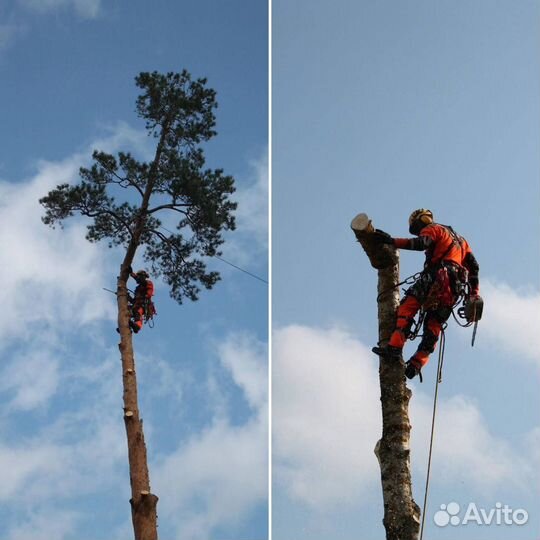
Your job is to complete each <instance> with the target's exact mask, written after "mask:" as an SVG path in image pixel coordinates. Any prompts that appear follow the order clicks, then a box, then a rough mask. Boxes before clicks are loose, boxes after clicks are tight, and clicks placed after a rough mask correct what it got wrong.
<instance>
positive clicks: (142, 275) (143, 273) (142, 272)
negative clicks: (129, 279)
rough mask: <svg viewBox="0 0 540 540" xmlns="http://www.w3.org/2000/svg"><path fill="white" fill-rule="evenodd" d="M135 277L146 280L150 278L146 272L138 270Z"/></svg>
mask: <svg viewBox="0 0 540 540" xmlns="http://www.w3.org/2000/svg"><path fill="white" fill-rule="evenodd" d="M135 275H136V276H139V277H142V278H145V279H148V278H149V277H150V275H149V274H148V272H147V271H146V270H139V271H138V272H137V273H136V274H135Z"/></svg>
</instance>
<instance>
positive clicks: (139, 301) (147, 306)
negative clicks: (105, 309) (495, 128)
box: [129, 267, 155, 334]
mask: <svg viewBox="0 0 540 540" xmlns="http://www.w3.org/2000/svg"><path fill="white" fill-rule="evenodd" d="M129 275H130V276H131V277H132V278H133V279H134V280H135V281H136V282H137V287H136V288H135V292H134V293H133V297H131V296H130V297H129V301H130V307H131V318H130V320H129V327H130V328H131V329H132V330H133V332H134V333H135V334H136V333H137V332H139V330H141V328H142V326H143V322H144V319H145V318H146V319H148V318H151V317H152V316H153V315H154V313H155V309H154V303H153V302H152V296H154V284H153V283H152V282H151V281H150V279H149V278H150V276H149V274H148V272H146V271H145V270H139V271H138V272H133V269H132V268H131V267H130V268H129Z"/></svg>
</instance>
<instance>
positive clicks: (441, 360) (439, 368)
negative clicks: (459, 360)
mask: <svg viewBox="0 0 540 540" xmlns="http://www.w3.org/2000/svg"><path fill="white" fill-rule="evenodd" d="M445 326H446V325H445ZM444 328H445V327H443V329H442V331H441V341H440V344H439V362H438V364H437V379H436V382H435V396H434V398H433V415H432V418H431V436H430V440H429V455H428V465H427V474H426V489H425V492H424V505H423V508H422V524H421V526H420V540H422V537H423V535H424V521H425V519H426V508H427V502H428V491H429V477H430V472H431V455H432V451H433V439H434V438H435V416H436V414H437V399H438V397H439V384H440V383H441V382H442V369H443V364H444V346H445V341H446V338H445V334H444Z"/></svg>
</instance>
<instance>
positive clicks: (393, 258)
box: [351, 213, 397, 270]
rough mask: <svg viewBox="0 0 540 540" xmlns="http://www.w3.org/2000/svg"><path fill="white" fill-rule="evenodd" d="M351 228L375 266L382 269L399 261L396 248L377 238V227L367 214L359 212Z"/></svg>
mask: <svg viewBox="0 0 540 540" xmlns="http://www.w3.org/2000/svg"><path fill="white" fill-rule="evenodd" d="M351 229H352V230H353V232H354V235H355V236H356V239H357V240H358V241H359V242H360V244H361V245H362V247H363V248H364V251H365V252H366V255H367V256H368V258H369V262H370V263H371V266H373V268H376V269H377V270H381V269H383V268H388V267H390V266H393V265H395V264H396V263H397V254H396V249H395V248H394V247H392V246H390V245H388V244H384V245H383V244H381V243H380V242H378V241H377V240H376V239H375V237H374V235H373V233H374V232H375V228H374V227H373V224H372V222H371V219H369V217H368V216H367V214H364V213H362V214H358V215H357V216H356V217H355V218H354V219H353V220H352V221H351Z"/></svg>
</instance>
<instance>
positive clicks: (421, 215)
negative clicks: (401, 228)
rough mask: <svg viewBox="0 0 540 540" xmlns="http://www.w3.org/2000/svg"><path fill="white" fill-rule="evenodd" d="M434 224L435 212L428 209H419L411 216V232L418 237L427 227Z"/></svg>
mask: <svg viewBox="0 0 540 540" xmlns="http://www.w3.org/2000/svg"><path fill="white" fill-rule="evenodd" d="M431 223H433V212H432V211H431V210H428V209H427V208H419V209H418V210H415V211H414V212H413V213H412V214H411V215H410V216H409V232H410V233H411V234H415V235H418V234H419V233H420V231H421V230H422V229H423V228H424V227H425V226H426V225H430V224H431Z"/></svg>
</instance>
